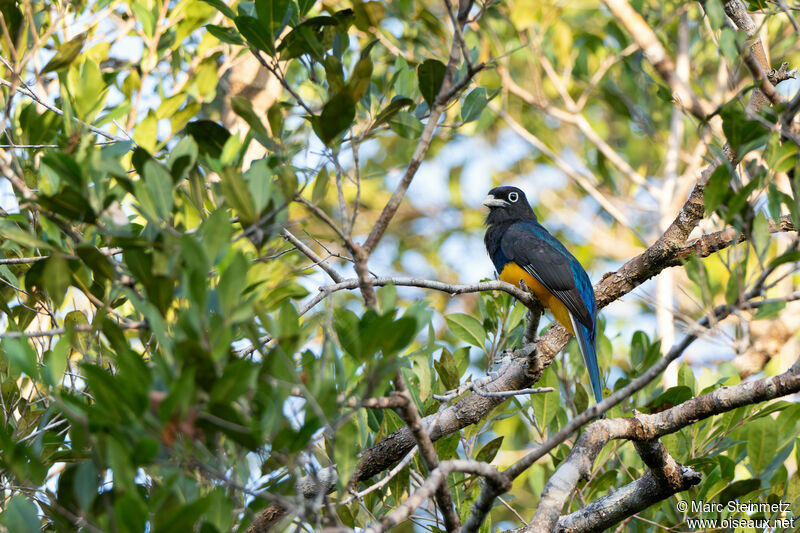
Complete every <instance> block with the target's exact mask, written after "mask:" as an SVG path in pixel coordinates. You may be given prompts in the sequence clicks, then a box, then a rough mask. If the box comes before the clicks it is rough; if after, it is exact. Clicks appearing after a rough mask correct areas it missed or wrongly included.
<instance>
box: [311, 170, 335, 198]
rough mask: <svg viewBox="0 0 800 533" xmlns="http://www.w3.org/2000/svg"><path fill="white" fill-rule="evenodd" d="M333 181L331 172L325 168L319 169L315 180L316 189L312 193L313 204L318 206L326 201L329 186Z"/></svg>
mask: <svg viewBox="0 0 800 533" xmlns="http://www.w3.org/2000/svg"><path fill="white" fill-rule="evenodd" d="M330 181H331V176H330V172H328V169H326V168H325V167H322V168H321V169H319V172H317V177H316V179H315V180H314V189H313V190H312V191H311V202H312V203H314V204H318V203H320V202H321V201H323V200H324V199H325V193H326V192H327V191H328V184H329V183H330Z"/></svg>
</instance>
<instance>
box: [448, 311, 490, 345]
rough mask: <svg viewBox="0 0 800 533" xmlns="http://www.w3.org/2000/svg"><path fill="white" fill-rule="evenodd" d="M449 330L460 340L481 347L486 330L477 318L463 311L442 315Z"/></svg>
mask: <svg viewBox="0 0 800 533" xmlns="http://www.w3.org/2000/svg"><path fill="white" fill-rule="evenodd" d="M444 319H445V321H446V322H447V325H448V327H449V328H450V331H452V332H453V335H455V336H456V337H458V338H459V339H460V340H462V341H464V342H466V343H467V344H471V345H473V346H477V347H478V348H481V349H483V343H484V341H485V340H486V331H485V330H484V329H483V325H482V324H481V323H480V322H479V321H478V319H477V318H475V317H473V316H470V315H466V314H464V313H454V314H452V315H447V316H445V317H444Z"/></svg>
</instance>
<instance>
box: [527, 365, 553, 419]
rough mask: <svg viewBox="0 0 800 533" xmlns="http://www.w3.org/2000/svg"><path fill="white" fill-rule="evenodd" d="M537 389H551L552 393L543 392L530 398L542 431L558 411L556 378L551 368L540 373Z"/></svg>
mask: <svg viewBox="0 0 800 533" xmlns="http://www.w3.org/2000/svg"><path fill="white" fill-rule="evenodd" d="M537 386H538V387H553V388H554V389H555V391H554V392H543V393H540V394H534V395H533V396H531V405H532V406H533V412H534V414H535V415H536V419H537V420H538V421H539V427H540V428H542V429H544V428H545V427H547V426H548V425H550V421H551V420H553V418H554V417H555V416H556V412H557V410H558V404H559V398H558V376H556V372H555V369H554V368H553V367H552V366H549V367H547V369H546V370H545V371H544V372H543V373H542V379H540V380H539V383H538V384H537Z"/></svg>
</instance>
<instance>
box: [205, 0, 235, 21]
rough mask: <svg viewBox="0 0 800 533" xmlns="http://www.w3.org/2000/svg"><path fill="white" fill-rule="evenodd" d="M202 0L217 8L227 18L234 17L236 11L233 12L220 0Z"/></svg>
mask: <svg viewBox="0 0 800 533" xmlns="http://www.w3.org/2000/svg"><path fill="white" fill-rule="evenodd" d="M202 1H203V2H205V3H206V4H209V5H212V6H214V7H215V8H217V10H218V11H220V12H221V13H222V14H223V15H225V16H226V17H228V18H229V19H232V18H236V13H234V12H233V9H231V8H230V7H229V6H228V4H226V3H225V2H223V1H222V0H202Z"/></svg>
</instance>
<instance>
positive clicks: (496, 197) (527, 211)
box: [483, 186, 536, 226]
mask: <svg viewBox="0 0 800 533" xmlns="http://www.w3.org/2000/svg"><path fill="white" fill-rule="evenodd" d="M483 205H485V206H486V207H488V208H489V214H488V215H487V216H486V223H487V224H488V225H490V226H491V225H492V224H502V223H503V222H515V221H517V220H524V219H532V220H536V215H535V214H533V209H531V206H530V204H529V203H528V199H527V198H526V197H525V193H524V192H522V191H521V190H520V189H518V188H516V187H508V186H502V187H495V188H494V189H492V190H491V191H489V195H488V196H486V198H484V199H483Z"/></svg>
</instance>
